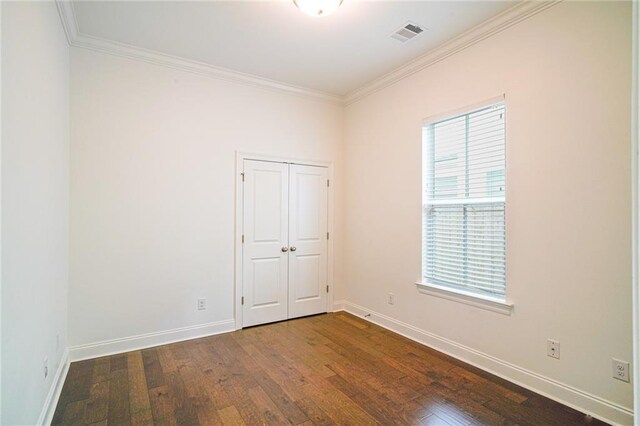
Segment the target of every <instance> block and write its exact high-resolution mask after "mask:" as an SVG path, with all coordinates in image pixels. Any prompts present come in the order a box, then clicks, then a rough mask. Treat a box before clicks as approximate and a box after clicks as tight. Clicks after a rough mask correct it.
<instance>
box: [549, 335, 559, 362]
mask: <svg viewBox="0 0 640 426" xmlns="http://www.w3.org/2000/svg"><path fill="white" fill-rule="evenodd" d="M547 356H549V357H551V358H557V359H560V342H558V341H557V340H553V339H548V340H547Z"/></svg>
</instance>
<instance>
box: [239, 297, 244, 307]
mask: <svg viewBox="0 0 640 426" xmlns="http://www.w3.org/2000/svg"><path fill="white" fill-rule="evenodd" d="M240 304H241V305H244V296H242V297H241V298H240Z"/></svg>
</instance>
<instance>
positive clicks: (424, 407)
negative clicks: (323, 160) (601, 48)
mask: <svg viewBox="0 0 640 426" xmlns="http://www.w3.org/2000/svg"><path fill="white" fill-rule="evenodd" d="M583 423H591V424H603V423H601V422H599V421H597V420H594V419H590V418H588V417H586V416H585V415H584V414H582V413H580V412H578V411H575V410H573V409H571V408H568V407H565V406H563V405H561V404H558V403H556V402H554V401H551V400H549V399H547V398H545V397H543V396H540V395H538V394H535V393H533V392H531V391H528V390H526V389H523V388H521V387H519V386H516V385H514V384H512V383H509V382H507V381H505V380H502V379H500V378H498V377H495V376H492V375H491V374H488V373H486V372H484V371H482V370H479V369H477V368H474V367H472V366H469V365H467V364H465V363H463V362H460V361H458V360H456V359H454V358H451V357H449V356H446V355H444V354H442V353H439V352H436V351H434V350H432V349H429V348H427V347H425V346H422V345H420V344H418V343H415V342H413V341H411V340H409V339H406V338H404V337H402V336H399V335H397V334H395V333H392V332H390V331H388V330H385V329H383V328H381V327H378V326H376V325H373V324H370V323H368V322H366V321H364V320H361V319H359V318H357V317H355V316H352V315H350V314H346V313H333V314H327V315H319V316H315V317H308V318H302V319H297V320H292V321H286V322H281V323H276V324H270V325H264V326H259V327H253V328H249V329H244V330H242V331H237V332H233V333H228V334H221V335H217V336H212V337H206V338H202V339H197V340H190V341H186V342H181V343H175V344H171V345H165V346H159V347H155V348H150V349H144V350H141V351H134V352H129V353H125V354H119V355H113V356H108V357H104V358H98V359H92V360H88V361H80V362H74V363H73V364H71V367H70V369H69V373H68V375H67V379H66V381H65V383H64V388H63V390H62V394H61V397H60V401H59V403H58V407H57V409H56V412H55V415H54V420H53V424H54V425H59V424H65V425H67V424H118V425H120V424H132V425H149V424H162V425H164V424H177V425H197V424H201V425H210V424H211V425H214V424H215V425H217V424H224V425H243V424H246V425H258V424H294V425H313V424H318V425H330V424H341V425H368V424H383V425H391V424H421V425H470V424H473V425H479V424H490V425H497V424H505V425H509V424H519V425H571V424H583Z"/></svg>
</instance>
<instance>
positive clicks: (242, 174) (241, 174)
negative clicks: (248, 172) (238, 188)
mask: <svg viewBox="0 0 640 426" xmlns="http://www.w3.org/2000/svg"><path fill="white" fill-rule="evenodd" d="M240 176H242V181H243V182H244V173H240Z"/></svg>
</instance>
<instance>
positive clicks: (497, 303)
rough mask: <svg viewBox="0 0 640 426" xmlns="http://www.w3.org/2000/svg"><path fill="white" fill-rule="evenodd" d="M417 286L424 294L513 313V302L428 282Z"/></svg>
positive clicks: (502, 312) (509, 313)
mask: <svg viewBox="0 0 640 426" xmlns="http://www.w3.org/2000/svg"><path fill="white" fill-rule="evenodd" d="M416 286H417V287H418V291H419V292H420V293H422V294H428V295H430V296H435V297H440V298H442V299H447V300H453V301H454V302H460V303H464V304H465V305H470V306H475V307H476V308H480V309H486V310H488V311H492V312H497V313H499V314H503V315H511V311H513V303H508V302H504V301H501V300H498V299H493V298H491V297H486V296H481V295H478V294H473V293H469V292H466V291H464V290H457V289H452V288H448V287H443V286H439V285H436V284H431V283H426V282H417V283H416Z"/></svg>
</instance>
